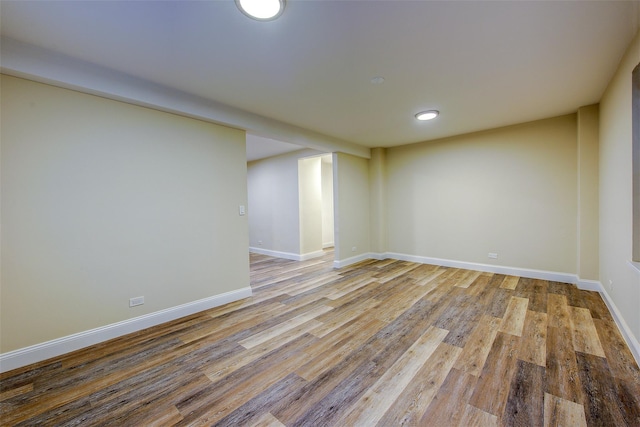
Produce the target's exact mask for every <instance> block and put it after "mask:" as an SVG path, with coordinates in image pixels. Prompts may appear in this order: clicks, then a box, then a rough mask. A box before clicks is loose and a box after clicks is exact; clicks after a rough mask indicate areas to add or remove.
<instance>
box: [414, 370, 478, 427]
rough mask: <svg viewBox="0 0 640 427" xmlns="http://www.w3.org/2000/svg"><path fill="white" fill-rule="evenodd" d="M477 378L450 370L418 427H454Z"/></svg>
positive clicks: (460, 416) (459, 418)
mask: <svg viewBox="0 0 640 427" xmlns="http://www.w3.org/2000/svg"><path fill="white" fill-rule="evenodd" d="M477 381H478V378H477V377H476V376H474V375H471V374H468V373H465V372H462V371H460V370H458V369H455V368H452V369H451V370H450V371H449V375H447V378H445V380H444V383H443V384H442V386H441V387H440V389H439V390H438V393H437V394H436V395H435V396H434V397H433V399H432V400H431V403H430V404H429V406H428V407H427V409H426V411H425V413H424V415H423V416H422V418H421V419H420V421H419V422H418V423H417V424H415V425H420V426H442V427H448V426H456V425H458V424H459V423H460V420H461V418H462V414H463V413H464V411H465V410H466V406H467V403H468V402H469V399H470V398H471V394H472V393H473V390H474V389H475V386H476V383H477Z"/></svg>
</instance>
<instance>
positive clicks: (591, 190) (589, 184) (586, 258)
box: [577, 105, 600, 280]
mask: <svg viewBox="0 0 640 427" xmlns="http://www.w3.org/2000/svg"><path fill="white" fill-rule="evenodd" d="M598 140H599V106H598V105H589V106H586V107H582V108H579V109H578V254H577V256H578V266H577V270H578V276H579V277H580V278H581V279H588V280H598V279H599V277H598V274H599V265H600V261H599V253H598V249H599V248H598V244H599V232H598V209H599V204H598V150H599V143H598Z"/></svg>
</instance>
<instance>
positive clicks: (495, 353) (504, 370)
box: [469, 332, 520, 416]
mask: <svg viewBox="0 0 640 427" xmlns="http://www.w3.org/2000/svg"><path fill="white" fill-rule="evenodd" d="M519 345H520V338H519V337H517V336H514V335H511V334H505V333H504V332H498V334H497V335H496V338H495V340H494V341H493V346H492V347H491V351H490V352H489V356H488V357H487V362H486V363H485V364H484V367H483V369H482V373H481V374H480V378H479V379H478V383H477V385H476V388H475V390H474V393H473V395H472V396H471V400H470V401H469V403H470V404H471V405H473V406H475V407H476V408H478V409H481V410H483V411H485V412H488V413H490V414H493V415H495V416H501V415H502V413H503V412H504V408H505V405H506V404H507V398H508V397H509V387H508V386H505V385H506V384H511V379H512V377H513V374H514V373H515V371H516V368H517V364H516V361H517V357H516V356H517V354H518V347H519Z"/></svg>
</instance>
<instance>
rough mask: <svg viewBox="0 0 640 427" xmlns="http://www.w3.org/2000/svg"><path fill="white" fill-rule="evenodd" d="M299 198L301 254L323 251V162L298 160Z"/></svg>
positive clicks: (307, 159)
mask: <svg viewBox="0 0 640 427" xmlns="http://www.w3.org/2000/svg"><path fill="white" fill-rule="evenodd" d="M298 197H299V199H300V206H299V210H300V254H301V255H303V256H304V255H305V254H313V253H317V252H318V251H321V250H322V160H321V159H320V157H309V158H305V159H300V160H298Z"/></svg>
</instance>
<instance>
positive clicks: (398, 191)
mask: <svg viewBox="0 0 640 427" xmlns="http://www.w3.org/2000/svg"><path fill="white" fill-rule="evenodd" d="M576 151H577V146H576V116H575V114H572V115H567V116H562V117H557V118H553V119H548V120H542V121H537V122H532V123H526V124H522V125H516V126H510V127H505V128H501V129H495V130H492V131H486V132H481V133H474V134H469V135H462V136H458V137H454V138H448V139H445V140H440V141H434V142H429V143H421V144H414V145H408V146H403V147H397V148H388V149H387V165H386V169H387V174H388V179H387V188H386V192H387V208H388V250H389V251H390V252H392V253H400V254H409V255H415V256H423V257H434V258H442V259H448V260H458V261H465V262H475V263H483V264H496V265H502V266H510V267H518V268H527V269H538V270H546V271H554V272H563V273H576V228H577V227H576V215H577V197H576V194H577V193H576V191H577V189H576V185H577V152H576ZM489 252H492V253H497V254H498V259H490V258H488V253H489Z"/></svg>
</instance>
